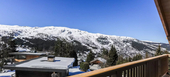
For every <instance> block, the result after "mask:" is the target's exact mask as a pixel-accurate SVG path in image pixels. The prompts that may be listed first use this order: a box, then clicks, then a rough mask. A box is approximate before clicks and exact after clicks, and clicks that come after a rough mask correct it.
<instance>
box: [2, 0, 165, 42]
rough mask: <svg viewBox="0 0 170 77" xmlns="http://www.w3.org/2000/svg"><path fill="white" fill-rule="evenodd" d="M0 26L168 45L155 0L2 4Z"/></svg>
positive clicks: (7, 0)
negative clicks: (53, 28) (55, 28)
mask: <svg viewBox="0 0 170 77" xmlns="http://www.w3.org/2000/svg"><path fill="white" fill-rule="evenodd" d="M0 24H3V25H20V26H30V27H44V26H60V27H68V28H74V29H80V30H83V31H88V32H90V33H101V34H106V35H117V36H128V37H133V38H136V39H139V40H147V41H154V42H163V43H168V41H167V39H166V35H165V32H164V29H163V26H162V23H161V20H160V17H159V14H158V11H157V9H156V6H155V3H154V0H0Z"/></svg>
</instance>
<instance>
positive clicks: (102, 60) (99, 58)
mask: <svg viewBox="0 0 170 77" xmlns="http://www.w3.org/2000/svg"><path fill="white" fill-rule="evenodd" d="M96 60H99V61H101V62H102V63H106V60H105V59H104V58H101V57H97V58H94V60H92V61H91V62H93V61H96Z"/></svg>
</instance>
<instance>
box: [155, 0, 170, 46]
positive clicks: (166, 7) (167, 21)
mask: <svg viewBox="0 0 170 77" xmlns="http://www.w3.org/2000/svg"><path fill="white" fill-rule="evenodd" d="M155 4H156V7H157V10H158V13H159V16H160V19H161V21H162V25H163V27H164V30H165V33H166V36H167V39H168V41H169V43H170V0H155Z"/></svg>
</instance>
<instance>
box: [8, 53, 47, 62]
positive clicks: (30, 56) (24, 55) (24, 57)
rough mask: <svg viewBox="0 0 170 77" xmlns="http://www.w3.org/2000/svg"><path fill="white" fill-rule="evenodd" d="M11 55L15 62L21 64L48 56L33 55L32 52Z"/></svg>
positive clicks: (44, 54)
mask: <svg viewBox="0 0 170 77" xmlns="http://www.w3.org/2000/svg"><path fill="white" fill-rule="evenodd" d="M9 55H11V56H14V60H15V62H21V61H25V60H29V59H33V58H38V57H41V56H46V55H48V54H47V53H32V52H13V53H9Z"/></svg>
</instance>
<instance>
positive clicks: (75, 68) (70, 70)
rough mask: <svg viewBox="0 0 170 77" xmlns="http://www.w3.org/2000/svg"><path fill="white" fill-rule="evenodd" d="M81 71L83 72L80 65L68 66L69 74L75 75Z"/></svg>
mask: <svg viewBox="0 0 170 77" xmlns="http://www.w3.org/2000/svg"><path fill="white" fill-rule="evenodd" d="M81 73H85V72H83V71H81V70H80V66H75V67H73V68H69V75H70V76H71V75H76V74H81Z"/></svg>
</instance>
